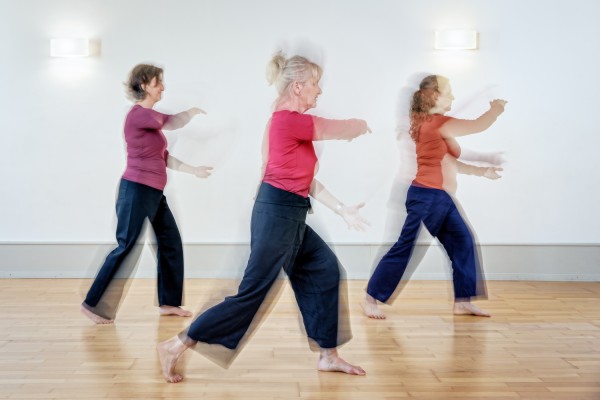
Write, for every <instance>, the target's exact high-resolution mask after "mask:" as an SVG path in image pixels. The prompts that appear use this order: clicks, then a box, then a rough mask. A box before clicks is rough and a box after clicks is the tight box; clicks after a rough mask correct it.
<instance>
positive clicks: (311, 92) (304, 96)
mask: <svg viewBox="0 0 600 400" xmlns="http://www.w3.org/2000/svg"><path fill="white" fill-rule="evenodd" d="M301 85H302V86H301V88H300V101H301V103H302V105H303V106H304V107H306V109H307V110H308V109H310V108H314V107H316V106H317V97H319V95H320V94H321V87H320V86H319V81H317V80H316V79H315V78H310V79H308V80H307V81H306V82H304V83H302V84H301Z"/></svg>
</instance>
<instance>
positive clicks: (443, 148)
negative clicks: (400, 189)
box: [413, 114, 451, 190]
mask: <svg viewBox="0 0 600 400" xmlns="http://www.w3.org/2000/svg"><path fill="white" fill-rule="evenodd" d="M449 119H451V117H446V116H444V115H439V114H435V115H433V116H432V118H431V119H430V120H429V121H425V122H424V123H423V124H422V125H421V128H420V129H419V138H418V139H417V141H416V147H417V176H416V177H415V179H414V181H413V182H414V183H416V184H417V185H419V186H425V187H430V188H434V189H440V190H444V186H443V184H444V178H443V175H442V159H443V158H444V156H445V155H446V154H447V153H449V151H448V145H447V144H446V141H445V140H444V138H443V137H442V135H441V133H440V128H441V127H442V125H444V124H445V123H446V122H447V121H448V120H449Z"/></svg>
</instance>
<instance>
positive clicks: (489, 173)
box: [456, 160, 502, 179]
mask: <svg viewBox="0 0 600 400" xmlns="http://www.w3.org/2000/svg"><path fill="white" fill-rule="evenodd" d="M456 166H457V171H458V173H459V174H464V175H475V176H482V177H484V178H487V179H499V178H502V176H501V175H499V174H498V172H499V171H502V168H499V167H478V166H476V165H471V164H466V163H464V162H461V161H458V160H456Z"/></svg>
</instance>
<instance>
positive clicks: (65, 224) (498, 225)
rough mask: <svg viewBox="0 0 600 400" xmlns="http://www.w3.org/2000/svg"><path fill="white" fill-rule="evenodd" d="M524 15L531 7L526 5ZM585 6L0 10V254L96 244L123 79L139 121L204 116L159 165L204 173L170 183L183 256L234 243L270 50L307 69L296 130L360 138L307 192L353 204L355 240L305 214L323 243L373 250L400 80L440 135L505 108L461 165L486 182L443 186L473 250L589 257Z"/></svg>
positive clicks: (338, 4) (591, 172)
mask: <svg viewBox="0 0 600 400" xmlns="http://www.w3.org/2000/svg"><path fill="white" fill-rule="evenodd" d="M541 4H545V5H544V6H542V5H541ZM599 13H600V4H599V3H596V2H592V1H589V0H571V1H556V0H550V1H548V2H545V3H540V2H537V1H536V2H534V1H531V2H523V1H520V0H504V1H482V0H471V1H467V0H464V1H452V2H449V1H445V0H425V1H423V0H421V1H418V2H417V1H401V0H379V1H360V2H359V1H347V0H330V1H317V0H308V1H304V2H292V1H284V0H270V1H267V0H257V1H242V0H239V1H233V0H225V1H223V0H218V1H217V0H215V1H196V0H178V1H157V0H153V1H149V0H127V1H121V0H95V1H94V0H70V1H69V0H52V1H47V0H22V1H9V0H0V41H1V42H0V43H1V48H2V62H0V76H1V77H2V78H3V79H2V80H3V85H2V89H3V90H2V92H3V93H2V96H0V110H1V113H2V121H3V129H2V130H1V133H0V134H1V135H2V143H3V148H4V154H3V157H1V158H0V181H1V182H2V187H3V189H2V196H0V209H2V210H3V213H2V214H3V215H2V223H1V224H0V242H5V243H15V242H19V243H20V242H25V243H40V242H42V243H45V242H52V243H107V242H111V241H113V240H114V239H113V237H114V222H115V221H114V217H113V215H114V211H113V210H114V195H115V191H116V187H117V184H118V180H119V177H120V174H121V173H122V171H123V169H124V166H125V154H124V146H123V140H122V124H123V118H124V116H125V114H126V112H127V110H128V107H129V105H130V104H129V103H128V101H127V100H126V99H125V96H124V92H123V88H122V82H123V81H124V80H125V78H126V76H127V73H128V72H129V70H130V69H131V68H132V67H133V66H134V65H135V64H136V63H139V62H153V63H157V64H159V65H162V66H164V68H165V82H166V91H165V94H164V98H163V101H161V102H160V103H159V104H158V105H157V106H156V108H157V109H159V110H160V111H164V112H177V111H179V110H182V109H184V108H187V107H190V106H199V107H201V108H203V109H205V110H207V111H208V113H209V114H208V116H206V117H198V118H197V119H196V120H194V122H193V123H191V124H190V125H189V126H188V127H186V128H184V129H182V130H181V131H180V132H178V133H174V134H169V136H168V137H169V140H170V143H171V144H170V150H171V152H172V153H173V154H174V155H175V156H177V157H179V158H181V159H184V160H186V161H189V162H191V163H198V164H210V165H214V167H215V172H214V175H213V176H212V177H211V178H210V179H208V180H198V179H195V178H192V177H190V176H185V175H181V174H176V173H175V174H170V175H169V184H168V187H167V189H166V193H167V196H168V198H169V201H170V204H171V205H172V207H173V209H174V212H175V213H176V218H177V220H178V223H179V224H180V228H181V230H182V235H183V238H184V241H185V242H186V243H223V242H224V243H235V242H242V243H244V242H247V241H248V239H249V229H248V227H249V216H250V210H251V207H252V196H253V194H254V190H255V188H256V184H257V182H258V179H259V166H260V141H261V138H262V133H263V129H264V125H265V123H266V121H267V119H268V117H269V110H270V106H271V103H272V101H273V100H274V98H275V90H274V89H273V88H271V87H268V86H267V84H266V81H265V78H264V76H265V72H264V71H265V65H266V62H267V61H268V59H269V58H270V56H271V54H272V53H273V52H274V51H276V50H278V49H280V48H282V49H283V50H285V51H287V52H288V53H290V54H292V53H294V52H299V53H302V54H305V55H308V56H309V57H312V58H313V59H315V60H317V61H318V62H320V63H322V65H323V66H324V68H325V76H324V78H323V81H322V87H323V95H322V96H321V98H320V100H319V107H318V108H317V109H315V110H314V113H315V114H318V115H322V116H327V117H334V118H349V117H359V118H364V119H366V120H367V121H368V122H369V125H370V126H371V128H372V129H373V134H372V135H370V136H368V137H366V136H365V137H361V138H359V139H357V140H355V141H353V142H351V143H346V142H336V143H327V144H324V145H322V146H319V152H320V156H321V169H320V172H319V176H318V177H319V178H320V180H321V181H323V182H324V183H325V184H326V186H328V188H329V189H330V190H331V191H332V192H333V193H334V194H336V195H337V196H338V197H340V198H341V199H342V200H343V201H344V202H346V203H349V204H351V203H354V202H359V201H366V203H367V205H366V206H365V208H364V215H365V217H366V218H368V219H369V220H371V222H372V226H371V228H370V229H369V231H368V232H366V233H357V232H352V231H348V230H347V229H346V227H345V224H344V223H343V222H342V221H341V220H340V219H339V217H337V216H336V215H334V214H333V213H331V212H329V211H327V210H326V209H324V208H322V207H319V206H316V207H315V209H316V213H315V214H314V215H313V216H311V217H310V219H309V221H310V223H311V224H313V225H315V226H316V227H317V228H318V229H319V230H320V231H321V232H322V233H323V236H324V237H325V238H326V240H328V241H330V242H335V243H342V244H353V243H354V244H363V243H370V244H377V243H380V242H381V241H382V240H392V238H391V237H386V236H385V235H383V233H384V230H385V225H386V218H387V212H386V210H387V204H388V196H389V192H390V188H391V185H392V181H393V178H394V175H395V174H396V173H397V172H398V171H401V170H402V168H403V165H405V164H403V163H405V160H400V159H399V156H398V151H397V146H396V141H395V134H396V133H395V130H396V124H397V115H398V113H399V110H398V104H402V99H401V96H400V93H401V90H402V88H403V87H405V86H406V84H407V82H408V80H409V79H410V78H411V77H413V76H415V74H419V73H423V72H433V73H438V74H443V75H446V76H448V77H450V79H451V82H452V86H453V89H454V94H455V96H456V98H457V102H456V107H455V109H456V110H458V111H457V113H456V115H457V116H459V117H465V118H471V117H475V116H477V115H478V114H479V113H481V112H482V111H483V110H485V108H486V104H487V101H488V100H490V99H491V98H493V97H503V98H506V99H508V100H509V104H508V106H507V109H506V112H505V114H504V115H502V116H501V117H500V119H499V120H498V122H497V123H496V125H494V126H493V127H492V128H491V129H489V130H488V131H487V132H486V133H484V134H482V135H478V136H474V137H469V138H465V139H464V140H462V144H463V145H464V146H465V147H469V148H472V149H477V150H482V151H496V150H501V151H504V152H505V157H506V159H507V161H508V163H507V165H506V166H505V172H504V174H503V175H504V177H503V178H502V179H501V180H498V181H488V180H482V179H479V178H475V177H469V176H463V177H460V178H459V192H458V197H459V199H460V200H461V202H462V204H463V206H464V208H465V210H466V211H467V214H468V216H469V218H470V221H471V223H472V225H473V226H474V227H475V229H476V231H477V233H478V237H479V241H480V242H481V243H484V244H517V245H522V244H542V245H547V244H599V243H600V233H599V229H598V226H600V213H599V212H598V211H597V205H598V204H600V189H599V188H598V183H599V182H600V180H599V179H598V177H599V173H598V168H597V162H596V160H597V159H598V148H599V147H600V146H599V145H600V136H599V135H598V133H599V130H598V128H597V127H596V121H595V118H594V112H595V105H596V103H597V99H598V89H599V86H600V85H599V83H598V79H597V77H596V76H597V75H598V73H597V71H598V70H600V54H599V52H598V50H597V46H596V44H595V41H596V40H597V38H598V37H600V26H599V25H598V24H597V21H596V19H597V15H598V14H599ZM447 27H467V28H473V29H477V30H478V31H479V35H480V49H479V50H478V51H472V52H459V53H449V52H441V51H435V50H433V49H432V42H433V31H434V30H435V29H439V28H447ZM61 36H86V37H91V38H93V39H96V40H98V41H99V42H100V43H101V51H100V55H99V56H96V57H91V58H86V59H74V60H69V59H53V58H50V57H49V42H50V39H51V38H53V37H61Z"/></svg>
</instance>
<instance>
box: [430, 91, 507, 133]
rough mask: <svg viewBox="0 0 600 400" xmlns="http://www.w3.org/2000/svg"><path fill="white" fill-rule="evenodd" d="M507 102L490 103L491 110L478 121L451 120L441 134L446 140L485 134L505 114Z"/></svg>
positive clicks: (497, 100) (496, 101)
mask: <svg viewBox="0 0 600 400" xmlns="http://www.w3.org/2000/svg"><path fill="white" fill-rule="evenodd" d="M505 105H506V100H499V99H496V100H492V101H490V109H489V110H487V111H486V112H484V113H483V114H481V116H480V117H479V118H477V119H473V120H469V119H455V118H450V119H449V120H448V122H446V123H445V124H444V125H443V126H442V127H441V128H440V133H441V134H442V136H443V137H445V138H453V137H458V136H465V135H472V134H474V133H479V132H483V131H484V130H486V129H487V128H489V127H490V126H492V124H493V123H494V122H495V121H496V119H497V118H498V116H500V114H502V113H503V112H504V106H505Z"/></svg>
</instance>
